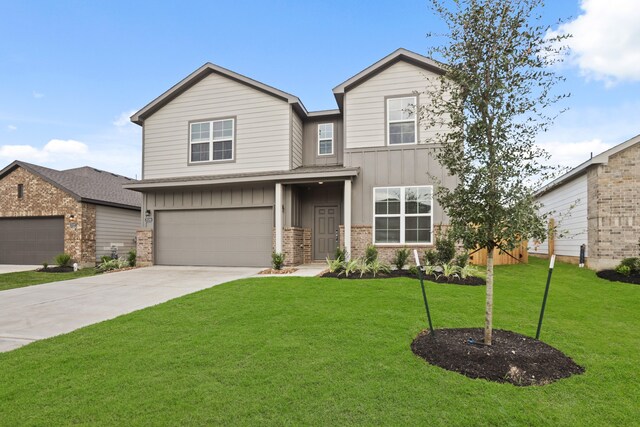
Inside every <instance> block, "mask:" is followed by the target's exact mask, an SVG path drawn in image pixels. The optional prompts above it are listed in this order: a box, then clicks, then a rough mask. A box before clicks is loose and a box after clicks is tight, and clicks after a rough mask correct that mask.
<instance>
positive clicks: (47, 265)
mask: <svg viewBox="0 0 640 427" xmlns="http://www.w3.org/2000/svg"><path fill="white" fill-rule="evenodd" d="M47 267H49V263H48V262H46V261H45V262H43V263H42V268H44V269H45V270H46V269H47Z"/></svg>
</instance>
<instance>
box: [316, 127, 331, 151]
mask: <svg viewBox="0 0 640 427" xmlns="http://www.w3.org/2000/svg"><path fill="white" fill-rule="evenodd" d="M318 155H319V156H330V155H333V123H321V124H319V125H318Z"/></svg>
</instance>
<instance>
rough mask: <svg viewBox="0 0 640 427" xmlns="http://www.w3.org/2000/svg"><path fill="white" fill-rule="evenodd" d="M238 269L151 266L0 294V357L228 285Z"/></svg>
mask: <svg viewBox="0 0 640 427" xmlns="http://www.w3.org/2000/svg"><path fill="white" fill-rule="evenodd" d="M258 271H260V269H256V268H243V267H167V266H154V267H147V268H139V269H135V270H129V271H122V272H118V273H107V274H101V275H98V276H92V277H85V278H81V279H73V280H67V281H64V282H54V283H46V284H43V285H36V286H29V287H25V288H18V289H10V290H7V291H2V292H0V352H2V351H9V350H13V349H15V348H18V347H21V346H23V345H26V344H29V343H30V342H33V341H36V340H40V339H44V338H49V337H53V336H56V335H60V334H64V333H67V332H71V331H73V330H75V329H78V328H81V327H83V326H87V325H91V324H93V323H98V322H101V321H103V320H107V319H112V318H114V317H117V316H120V315H122V314H127V313H131V312H132V311H135V310H139V309H142V308H145V307H149V306H152V305H156V304H160V303H162V302H165V301H168V300H170V299H173V298H177V297H180V296H183V295H186V294H190V293H192V292H196V291H199V290H201V289H206V288H209V287H211V286H214V285H219V284H221V283H224V282H229V281H231V280H236V279H242V278H245V277H250V276H253V275H255V274H256V273H257V272H258Z"/></svg>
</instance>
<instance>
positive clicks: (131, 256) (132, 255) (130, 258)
mask: <svg viewBox="0 0 640 427" xmlns="http://www.w3.org/2000/svg"><path fill="white" fill-rule="evenodd" d="M136 256H137V254H136V250H135V249H131V250H130V251H129V252H128V253H127V262H128V263H129V267H135V266H136Z"/></svg>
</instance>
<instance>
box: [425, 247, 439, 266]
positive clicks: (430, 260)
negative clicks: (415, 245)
mask: <svg viewBox="0 0 640 427" xmlns="http://www.w3.org/2000/svg"><path fill="white" fill-rule="evenodd" d="M424 263H425V264H426V265H436V264H437V263H438V254H437V253H436V251H434V250H433V249H427V250H426V251H424Z"/></svg>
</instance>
